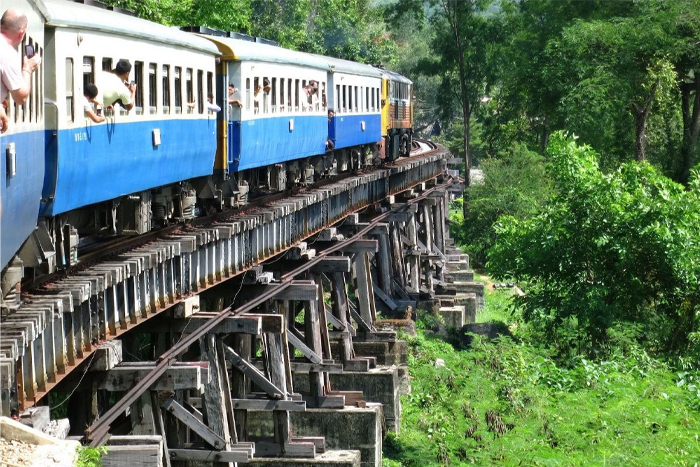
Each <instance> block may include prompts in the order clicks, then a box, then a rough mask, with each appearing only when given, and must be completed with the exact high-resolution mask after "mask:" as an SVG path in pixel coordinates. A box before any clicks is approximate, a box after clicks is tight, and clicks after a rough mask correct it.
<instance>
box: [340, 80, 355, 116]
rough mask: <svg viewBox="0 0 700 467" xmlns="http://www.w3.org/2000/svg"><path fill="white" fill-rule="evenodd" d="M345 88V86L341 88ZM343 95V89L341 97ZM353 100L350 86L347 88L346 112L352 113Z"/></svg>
mask: <svg viewBox="0 0 700 467" xmlns="http://www.w3.org/2000/svg"><path fill="white" fill-rule="evenodd" d="M343 88H345V86H343ZM344 94H345V89H343V95H344ZM354 102H355V101H354V100H353V95H352V86H348V112H352V109H354V108H355V106H354V105H353V104H354Z"/></svg>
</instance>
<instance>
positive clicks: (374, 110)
mask: <svg viewBox="0 0 700 467" xmlns="http://www.w3.org/2000/svg"><path fill="white" fill-rule="evenodd" d="M367 91H368V92H370V91H371V92H370V94H372V99H371V100H370V102H371V104H372V106H371V107H370V109H372V112H376V111H377V108H376V107H375V105H374V88H372V89H371V90H370V89H369V88H367Z"/></svg>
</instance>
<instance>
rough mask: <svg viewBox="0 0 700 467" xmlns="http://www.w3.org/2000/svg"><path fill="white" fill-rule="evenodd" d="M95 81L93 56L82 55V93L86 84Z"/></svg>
mask: <svg viewBox="0 0 700 467" xmlns="http://www.w3.org/2000/svg"><path fill="white" fill-rule="evenodd" d="M94 82H95V57H83V94H85V88H86V87H87V85H88V84H90V83H94Z"/></svg>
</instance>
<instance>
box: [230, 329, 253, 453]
mask: <svg viewBox="0 0 700 467" xmlns="http://www.w3.org/2000/svg"><path fill="white" fill-rule="evenodd" d="M250 339H251V336H250V335H249V334H240V333H236V334H234V335H233V350H235V351H236V353H237V354H238V355H240V356H241V358H243V359H245V360H247V361H250ZM231 379H232V381H231V395H232V396H233V397H234V398H235V399H245V397H246V394H248V378H246V376H245V375H244V374H243V373H242V372H241V371H239V370H238V369H237V368H233V378H231ZM246 418H247V412H246V411H245V410H235V411H234V419H235V422H236V433H237V434H238V441H245V440H246V438H247V433H246Z"/></svg>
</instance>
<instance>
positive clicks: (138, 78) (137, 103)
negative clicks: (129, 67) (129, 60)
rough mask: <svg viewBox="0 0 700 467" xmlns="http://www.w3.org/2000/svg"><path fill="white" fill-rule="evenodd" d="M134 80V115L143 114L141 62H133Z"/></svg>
mask: <svg viewBox="0 0 700 467" xmlns="http://www.w3.org/2000/svg"><path fill="white" fill-rule="evenodd" d="M134 81H135V82H136V96H135V98H134V107H135V108H136V115H143V62H135V63H134Z"/></svg>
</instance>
